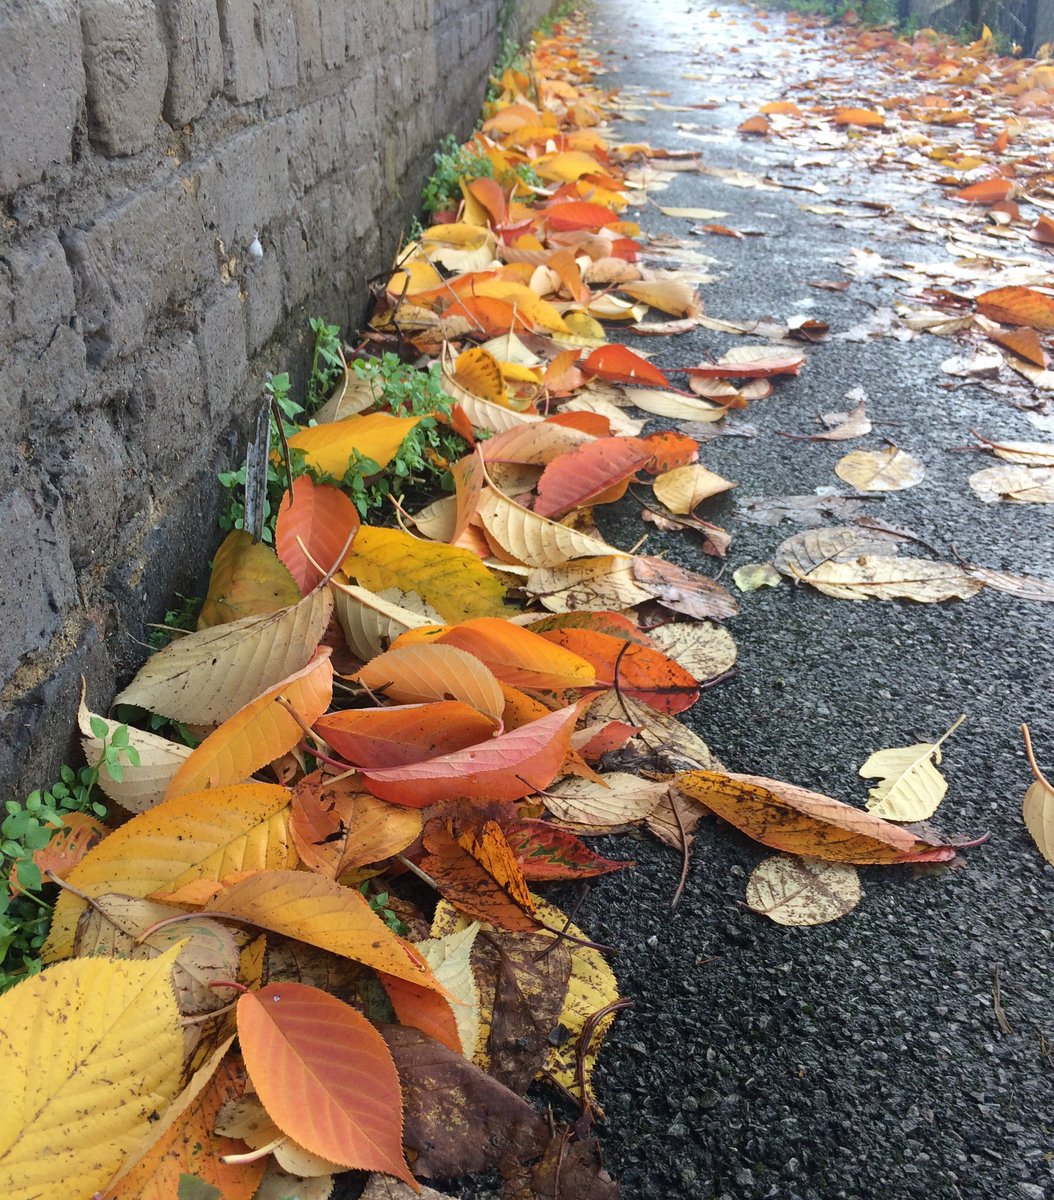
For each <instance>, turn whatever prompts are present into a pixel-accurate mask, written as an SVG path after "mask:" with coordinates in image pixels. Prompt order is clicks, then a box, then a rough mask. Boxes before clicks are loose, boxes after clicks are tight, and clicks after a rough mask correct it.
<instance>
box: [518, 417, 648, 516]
mask: <svg viewBox="0 0 1054 1200" xmlns="http://www.w3.org/2000/svg"><path fill="white" fill-rule="evenodd" d="M647 461H648V450H647V449H646V448H645V447H644V446H643V445H642V444H641V442H640V441H639V440H638V439H637V438H622V437H608V438H597V439H596V440H595V441H592V442H586V443H585V444H584V445H582V446H579V447H578V449H577V450H573V451H571V453H569V454H562V455H561V456H560V457H559V458H557V459H554V460H553V461H552V462H551V463H550V464H549V465H548V466H547V467H546V468H545V470H544V471H543V472H542V476H541V478H540V479H539V480H538V484H537V490H538V499H537V500H535V502H534V511H535V512H536V513H538V515H539V516H542V517H551V518H554V519H556V518H559V517H562V516H563V515H564V514H565V513H568V512H570V511H571V509H572V508H580V507H581V506H582V505H584V504H588V503H589V502H590V501H591V500H592V501H596V500H597V499H598V498H599V497H601V496H603V495H604V494H605V493H607V492H610V491H612V490H615V491H617V490H618V488H619V485H620V484H622V485H624V484H627V483H628V482H629V479H630V477H631V476H632V475H633V474H634V473H635V472H636V471H637V470H638V469H639V468H640V467H642V466H643V465H644V463H646V462H647ZM622 491H623V492H624V491H625V487H623V488H622ZM620 498H621V495H612V496H611V499H612V500H616V499H620Z"/></svg>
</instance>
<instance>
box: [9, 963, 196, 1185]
mask: <svg viewBox="0 0 1054 1200" xmlns="http://www.w3.org/2000/svg"><path fill="white" fill-rule="evenodd" d="M175 957H176V949H175V948H173V949H172V950H170V951H169V952H168V953H167V954H164V955H162V956H161V957H160V958H157V959H155V960H154V961H153V962H107V961H104V960H101V959H78V960H76V961H75V962H69V963H60V964H59V965H58V966H55V967H51V968H50V969H49V970H46V971H44V972H43V973H42V974H40V975H36V976H33V977H31V978H29V979H27V980H25V981H24V982H23V983H21V984H19V986H18V987H15V988H12V989H11V991H9V992H8V993H7V994H6V995H5V996H3V997H2V998H0V1050H2V1053H3V1061H4V1103H3V1108H2V1111H0V1195H3V1196H5V1197H9V1198H10V1200H33V1198H34V1197H38V1196H55V1197H59V1196H61V1197H63V1200H91V1197H92V1196H93V1194H94V1193H95V1192H96V1191H97V1190H98V1189H100V1188H103V1187H105V1186H106V1183H107V1182H108V1180H109V1179H110V1178H111V1177H112V1176H113V1174H114V1173H115V1172H116V1171H117V1169H118V1168H119V1167H120V1166H121V1164H122V1163H123V1162H124V1160H125V1158H126V1157H127V1155H128V1154H129V1153H130V1152H131V1151H133V1150H134V1149H135V1148H136V1146H137V1145H138V1144H140V1142H141V1140H142V1139H143V1138H144V1137H145V1136H146V1135H147V1134H148V1133H149V1130H150V1123H151V1121H152V1120H154V1119H156V1117H157V1114H158V1113H159V1112H162V1111H164V1109H165V1107H166V1106H167V1105H168V1103H169V1101H170V1100H171V1099H172V1098H173V1096H174V1095H175V1094H176V1091H177V1090H178V1088H179V1083H180V1073H181V1070H182V1066H183V1030H182V1029H181V1027H180V1023H179V1010H178V1009H177V1008H176V1001H175V997H174V996H173V994H172V984H171V975H172V965H173V963H174V961H175ZM103 1096H104V1097H105V1098H106V1099H105V1106H104V1108H103V1110H102V1111H100V1108H99V1105H100V1099H99V1098H100V1097H103Z"/></svg>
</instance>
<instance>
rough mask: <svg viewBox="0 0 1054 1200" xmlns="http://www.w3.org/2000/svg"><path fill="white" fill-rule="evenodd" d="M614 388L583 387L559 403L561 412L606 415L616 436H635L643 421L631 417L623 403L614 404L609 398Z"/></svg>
mask: <svg viewBox="0 0 1054 1200" xmlns="http://www.w3.org/2000/svg"><path fill="white" fill-rule="evenodd" d="M614 391H615V389H614V388H611V389H607V390H602V389H600V388H597V387H587V388H583V389H582V390H581V391H580V392H576V393H575V395H573V396H572V397H571V398H570V399H569V400H565V401H564V402H563V404H561V405H560V411H561V412H589V413H596V414H597V416H598V417H607V419H608V422H609V423H610V426H611V432H612V433H613V434H614V435H615V436H616V437H636V436H637V435H638V434H639V433H640V432H641V430H642V429H643V428H644V425H645V422H644V421H643V420H641V419H638V418H636V417H631V416H630V415H629V414H628V413H627V412H626V407H625V406H624V405H619V404H616V403H615V401H614V400H612V399H611V395H612V393H613V392H614Z"/></svg>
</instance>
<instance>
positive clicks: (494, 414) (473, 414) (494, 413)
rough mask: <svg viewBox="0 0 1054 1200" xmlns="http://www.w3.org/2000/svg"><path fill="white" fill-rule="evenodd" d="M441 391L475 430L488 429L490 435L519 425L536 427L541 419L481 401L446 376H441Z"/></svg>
mask: <svg viewBox="0 0 1054 1200" xmlns="http://www.w3.org/2000/svg"><path fill="white" fill-rule="evenodd" d="M443 391H444V392H446V393H447V395H448V396H450V397H451V398H452V399H454V400H456V401H457V402H458V404H460V405H461V408H462V410H463V411H464V413H465V416H466V417H468V419H469V420H470V421H471V422H472V425H473V427H474V428H476V429H489V430H490V431H491V432H492V433H502V432H504V431H505V430H506V429H515V428H517V426H520V425H536V424H538V423H539V422H540V421H541V419H542V418H541V417H539V416H537V415H536V414H534V413H526V412H522V413H521V412H515V411H514V410H513V409H511V408H505V407H504V406H503V405H501V404H494V403H493V402H492V401H490V400H482V399H480V397H479V396H473V394H472V393H471V392H467V391H465V389H464V388H463V387H461V386H459V385H458V384H456V383H455V382H454V381H453V380H452V379H450V378H449V377H448V376H446V375H444V376H443Z"/></svg>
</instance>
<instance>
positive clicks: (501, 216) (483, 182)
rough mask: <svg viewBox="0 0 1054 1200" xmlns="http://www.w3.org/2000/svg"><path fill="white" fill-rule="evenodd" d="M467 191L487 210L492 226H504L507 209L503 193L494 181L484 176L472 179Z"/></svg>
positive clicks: (507, 213)
mask: <svg viewBox="0 0 1054 1200" xmlns="http://www.w3.org/2000/svg"><path fill="white" fill-rule="evenodd" d="M468 190H469V192H471V194H472V196H473V197H474V198H475V199H476V200H478V201H479V202H480V204H482V205H483V207H484V208H485V209H486V210H487V215H488V216H489V217H490V222H491V224H492V225H504V224H505V220H506V218H507V217H508V215H509V208H508V204H507V203H506V200H505V193H504V192H503V191H502V190H501V185H500V184H499V183H498V181H497V180H496V179H489V178H487V177H486V176H484V177H482V178H480V179H473V180H472V181H471V183H469V184H468Z"/></svg>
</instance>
